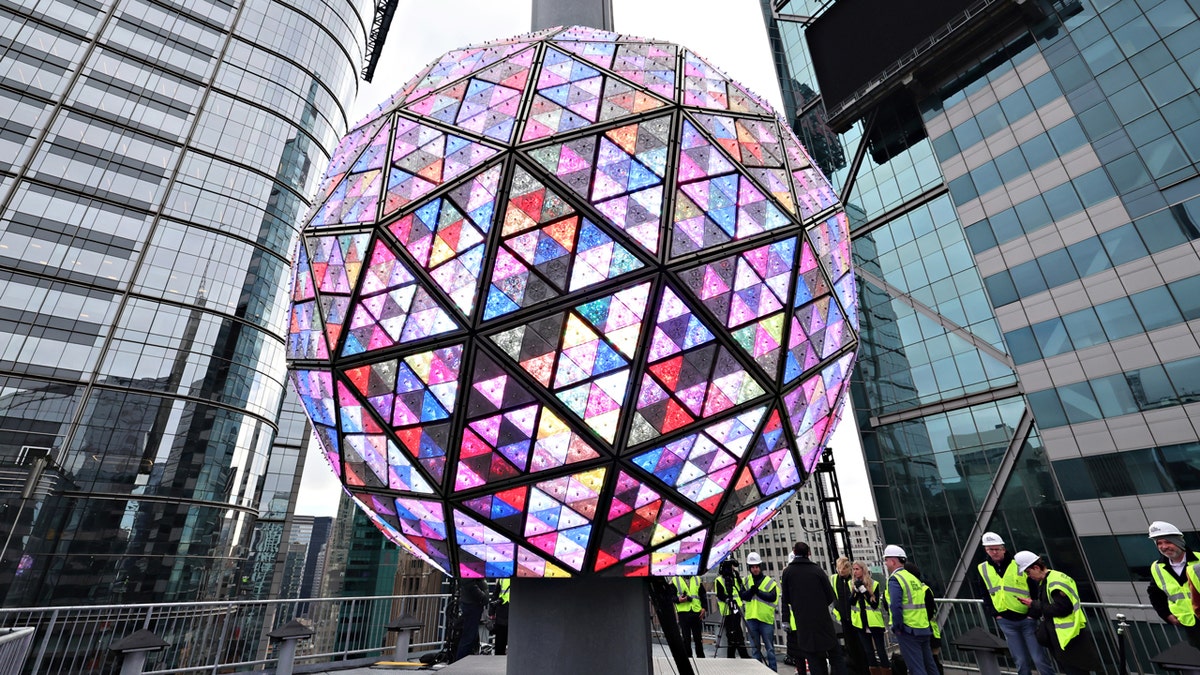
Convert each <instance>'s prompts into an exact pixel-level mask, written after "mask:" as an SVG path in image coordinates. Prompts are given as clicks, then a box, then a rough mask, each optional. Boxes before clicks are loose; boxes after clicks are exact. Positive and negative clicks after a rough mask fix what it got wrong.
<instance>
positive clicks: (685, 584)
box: [671, 577, 700, 612]
mask: <svg viewBox="0 0 1200 675" xmlns="http://www.w3.org/2000/svg"><path fill="white" fill-rule="evenodd" d="M671 583H673V584H675V594H676V595H686V596H688V601H687V602H677V603H675V611H676V612H699V611H700V577H675V578H674V579H672V580H671Z"/></svg>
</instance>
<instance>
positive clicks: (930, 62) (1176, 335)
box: [763, 0, 1200, 602]
mask: <svg viewBox="0 0 1200 675" xmlns="http://www.w3.org/2000/svg"><path fill="white" fill-rule="evenodd" d="M763 8H764V14H765V15H766V18H767V20H768V28H769V32H770V34H771V38H772V47H773V48H774V51H775V56H776V63H777V69H778V72H779V75H780V81H781V83H782V85H783V90H784V96H785V99H787V104H788V107H789V110H788V112H789V118H790V120H791V122H792V124H793V128H794V129H795V130H796V131H797V133H798V135H800V136H801V140H802V141H803V142H805V143H806V144H807V146H808V147H809V148H812V149H813V155H814V160H815V161H817V162H818V163H820V164H821V165H822V168H824V169H825V171H826V173H827V174H828V175H829V176H830V177H831V180H832V182H833V183H834V185H835V187H836V188H837V190H838V191H839V193H841V197H842V199H843V201H844V202H846V204H847V213H849V214H851V219H852V221H853V222H852V239H853V245H852V247H853V252H854V257H855V261H856V263H857V265H858V271H859V289H860V306H861V309H862V329H861V335H860V337H861V340H862V347H861V351H860V361H859V365H858V370H857V372H856V379H855V383H854V386H853V387H852V393H853V397H854V405H855V409H856V413H857V420H858V424H859V428H860V429H861V431H862V436H863V444H864V449H865V452H866V457H867V460H868V467H869V473H870V477H871V481H872V485H873V490H874V496H875V501H876V505H877V507H878V512H879V518H880V521H881V524H882V529H883V532H884V536H885V539H886V540H887V543H897V544H900V545H902V546H904V547H905V548H906V549H907V550H908V552H909V553H910V556H912V557H913V559H914V560H915V561H916V562H917V563H918V564H919V565H920V566H921V567H922V569H923V570H925V572H926V573H927V575H928V576H929V578H930V582H931V584H933V585H934V586H935V590H937V591H938V592H939V593H948V594H951V595H954V594H959V593H969V590H967V589H966V588H965V586H964V582H969V576H970V574H969V572H970V569H971V568H972V567H973V565H974V564H975V563H977V562H978V561H979V560H980V559H981V556H982V554H981V552H980V550H979V546H978V541H979V539H978V537H979V536H980V534H981V533H982V532H984V531H986V530H993V531H996V532H998V533H1000V534H1001V536H1003V537H1004V538H1005V539H1006V540H1007V541H1009V542H1011V545H1012V546H1011V547H1012V548H1024V549H1032V550H1037V551H1041V552H1046V553H1048V554H1049V556H1050V559H1051V561H1052V563H1053V564H1055V565H1056V566H1058V567H1060V568H1062V569H1065V570H1068V571H1069V572H1070V573H1071V574H1073V575H1074V576H1075V577H1076V579H1079V580H1081V581H1082V582H1083V583H1082V584H1081V585H1082V592H1083V594H1084V595H1085V598H1086V597H1095V596H1097V595H1098V596H1099V597H1100V598H1102V599H1104V600H1106V601H1113V602H1145V601H1146V599H1145V596H1144V589H1145V587H1146V582H1147V581H1148V569H1147V568H1148V565H1149V563H1150V561H1152V560H1153V559H1154V558H1155V557H1156V555H1157V554H1156V552H1155V551H1154V548H1153V546H1152V545H1151V543H1150V542H1149V541H1148V540H1147V539H1146V528H1147V525H1148V523H1149V522H1150V521H1153V520H1166V521H1170V522H1172V523H1175V524H1176V525H1178V526H1179V527H1180V528H1181V529H1182V530H1184V531H1185V533H1187V535H1188V537H1189V541H1190V543H1191V544H1192V545H1193V546H1195V545H1197V544H1200V539H1198V538H1197V530H1200V520H1197V519H1196V516H1195V514H1197V513H1200V508H1198V507H1200V471H1197V467H1198V466H1200V442H1198V441H1200V431H1198V430H1200V425H1197V424H1195V423H1194V420H1195V419H1198V417H1197V412H1198V411H1200V404H1197V403H1196V402H1195V401H1196V400H1197V398H1196V395H1197V391H1198V387H1200V385H1198V384H1197V383H1200V344H1198V343H1197V337H1196V336H1197V334H1198V328H1200V324H1198V323H1197V319H1198V318H1200V305H1198V304H1197V298H1200V293H1198V291H1200V276H1197V272H1198V271H1200V260H1198V255H1197V250H1198V247H1197V240H1198V239H1200V228H1198V227H1197V220H1200V199H1197V197H1198V196H1200V177H1197V170H1198V169H1200V93H1198V92H1197V85H1198V84H1200V21H1197V6H1196V4H1195V3H1188V2H1182V1H1174V0H1165V1H1154V0H1150V1H1145V2H1135V1H1134V0H1081V1H1078V2H1039V3H1015V2H1003V1H990V0H985V1H983V2H955V1H947V2H936V3H915V2H894V3H878V2H874V1H872V0H838V1H837V2H835V3H832V4H830V5H829V6H828V8H826V9H824V10H823V11H822V10H821V9H820V8H821V3H816V2H805V1H799V0H796V1H784V2H774V3H771V2H769V1H768V2H764V5H763Z"/></svg>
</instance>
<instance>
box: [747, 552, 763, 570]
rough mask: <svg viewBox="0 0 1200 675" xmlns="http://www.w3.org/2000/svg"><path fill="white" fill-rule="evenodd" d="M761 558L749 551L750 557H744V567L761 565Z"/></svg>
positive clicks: (756, 553)
mask: <svg viewBox="0 0 1200 675" xmlns="http://www.w3.org/2000/svg"><path fill="white" fill-rule="evenodd" d="M761 564H762V558H760V557H758V551H751V552H750V555H748V556H746V567H749V566H751V565H761Z"/></svg>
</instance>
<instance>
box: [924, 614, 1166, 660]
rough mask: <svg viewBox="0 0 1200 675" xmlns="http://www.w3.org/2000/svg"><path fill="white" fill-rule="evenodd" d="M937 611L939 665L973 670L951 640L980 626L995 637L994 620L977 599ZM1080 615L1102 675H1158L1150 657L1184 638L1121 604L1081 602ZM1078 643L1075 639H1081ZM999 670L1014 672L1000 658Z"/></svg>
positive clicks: (966, 655) (964, 653) (1150, 616)
mask: <svg viewBox="0 0 1200 675" xmlns="http://www.w3.org/2000/svg"><path fill="white" fill-rule="evenodd" d="M937 603H938V607H939V608H941V607H945V606H949V607H950V612H949V615H948V616H947V617H946V618H945V620H943V621H942V654H941V656H942V660H943V662H945V663H946V664H947V665H950V664H952V663H953V664H955V665H959V664H963V665H969V666H973V665H974V663H975V657H974V655H973V654H972V653H971V652H968V651H964V650H960V649H958V648H957V647H955V646H954V640H955V638H956V637H958V636H959V635H962V634H963V633H966V632H967V631H968V630H971V629H972V628H976V627H980V628H983V629H984V630H987V631H989V632H991V633H994V634H996V635H998V636H1000V637H1003V636H1002V635H1000V631H999V629H998V628H997V627H996V625H995V621H993V620H992V619H991V617H990V616H989V615H988V614H986V613H985V608H984V604H983V601H982V600H949V599H939V600H938V601H937ZM1082 605H1083V611H1084V614H1085V615H1086V616H1087V629H1086V630H1085V631H1084V633H1083V635H1081V636H1080V638H1082V639H1089V640H1091V641H1092V642H1093V643H1094V644H1095V645H1096V652H1097V653H1098V654H1100V660H1101V662H1102V663H1104V664H1105V671H1104V672H1105V673H1109V674H1115V673H1121V672H1124V673H1141V674H1143V675H1145V674H1146V673H1155V674H1159V673H1162V674H1164V675H1165V673H1166V671H1164V670H1162V669H1160V668H1159V667H1158V666H1157V665H1155V664H1154V663H1153V662H1151V661H1150V658H1151V657H1153V656H1155V655H1156V654H1159V653H1160V652H1163V651H1165V650H1166V649H1167V648H1168V647H1171V646H1173V645H1175V644H1177V643H1179V642H1182V641H1184V640H1185V639H1186V636H1185V635H1184V634H1183V632H1182V631H1181V630H1179V628H1177V627H1175V626H1171V625H1168V624H1165V623H1163V622H1162V621H1161V620H1160V619H1159V618H1158V615H1157V614H1155V612H1154V609H1153V608H1152V607H1151V606H1150V605H1137V604H1121V603H1099V602H1085V603H1082ZM1118 615H1122V616H1124V618H1125V621H1124V625H1123V626H1121V625H1119V621H1118ZM1080 638H1077V639H1080ZM1122 645H1124V656H1125V659H1124V662H1125V668H1124V670H1123V671H1122V669H1121V668H1120V665H1119V664H1120V663H1121V662H1122V658H1121V657H1122ZM1000 663H1001V665H1002V666H1005V667H1007V668H1010V669H1014V670H1015V668H1016V665H1015V664H1014V663H1012V662H1011V661H1009V660H1007V659H1004V658H1002V659H1001V660H1000Z"/></svg>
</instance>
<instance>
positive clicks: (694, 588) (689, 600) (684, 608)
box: [671, 576, 708, 659]
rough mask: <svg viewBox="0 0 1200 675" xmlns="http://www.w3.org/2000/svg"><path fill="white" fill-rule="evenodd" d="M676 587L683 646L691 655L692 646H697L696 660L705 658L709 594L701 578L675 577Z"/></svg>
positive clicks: (674, 583) (676, 610) (677, 610)
mask: <svg viewBox="0 0 1200 675" xmlns="http://www.w3.org/2000/svg"><path fill="white" fill-rule="evenodd" d="M671 585H672V586H674V587H675V614H676V615H678V616H679V630H680V632H682V633H683V646H684V647H685V648H686V649H687V650H688V655H689V656H690V655H691V651H692V647H691V645H692V644H695V645H696V658H698V659H702V658H704V638H703V635H702V633H703V632H704V611H705V610H704V608H705V607H707V606H708V593H706V592H705V590H704V583H703V582H702V581H700V577H696V576H691V577H673V578H672V579H671Z"/></svg>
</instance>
